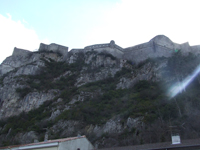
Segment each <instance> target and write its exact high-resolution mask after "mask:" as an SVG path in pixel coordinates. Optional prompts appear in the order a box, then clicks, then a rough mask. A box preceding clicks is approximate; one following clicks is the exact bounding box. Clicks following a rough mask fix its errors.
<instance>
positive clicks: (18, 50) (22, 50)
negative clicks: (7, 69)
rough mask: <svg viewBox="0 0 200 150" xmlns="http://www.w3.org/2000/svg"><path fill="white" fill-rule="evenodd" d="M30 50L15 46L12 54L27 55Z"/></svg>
mask: <svg viewBox="0 0 200 150" xmlns="http://www.w3.org/2000/svg"><path fill="white" fill-rule="evenodd" d="M31 53H32V52H30V51H28V50H25V49H20V48H17V47H15V48H14V50H13V53H12V56H21V57H28V56H29V55H30V54H31Z"/></svg>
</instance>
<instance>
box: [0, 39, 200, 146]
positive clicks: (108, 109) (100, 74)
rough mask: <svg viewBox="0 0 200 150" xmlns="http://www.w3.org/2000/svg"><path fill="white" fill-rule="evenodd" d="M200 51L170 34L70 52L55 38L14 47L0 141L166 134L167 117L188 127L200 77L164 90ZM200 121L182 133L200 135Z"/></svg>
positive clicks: (118, 140) (113, 142) (3, 79)
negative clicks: (171, 92)
mask: <svg viewBox="0 0 200 150" xmlns="http://www.w3.org/2000/svg"><path fill="white" fill-rule="evenodd" d="M199 57H200V56H199V51H198V46H196V47H190V46H189V45H188V44H182V45H179V44H175V43H173V42H171V40H169V38H167V37H165V36H157V37H155V38H153V39H152V40H150V42H148V43H145V44H141V45H137V46H134V47H130V48H126V49H123V48H121V47H119V46H118V45H116V44H115V43H114V41H111V42H110V43H107V44H100V45H92V46H88V47H85V48H84V49H72V50H71V51H69V52H68V48H67V47H64V46H60V45H57V44H51V45H44V44H41V45H40V48H39V51H37V52H29V51H26V50H22V49H17V48H15V49H14V52H13V55H12V56H10V57H8V58H6V60H5V61H4V62H3V63H2V64H1V65H0V110H1V111H0V118H1V121H0V141H2V142H1V143H0V144H1V145H8V144H18V143H19V144H23V143H31V142H33V141H41V140H43V139H44V137H47V135H48V137H49V138H50V139H55V138H61V137H68V136H74V135H77V134H86V135H87V136H88V137H89V139H90V140H91V141H92V143H93V144H94V145H96V147H111V146H118V145H131V144H142V143H151V142H160V141H167V140H169V139H170V133H168V132H165V131H166V130H167V128H168V124H169V119H171V122H172V123H176V124H177V126H179V130H183V128H181V124H182V123H183V122H189V119H188V118H187V116H191V118H192V117H195V116H196V115H197V116H198V115H199V109H198V106H199V99H198V98H196V99H195V100H194V99H193V95H194V96H195V97H198V90H197V89H198V88H199V80H198V79H199V77H198V76H197V77H196V79H195V80H194V82H193V83H192V84H191V86H190V88H188V89H185V91H182V93H181V94H179V95H178V96H177V97H176V98H173V99H171V100H169V99H170V98H169V97H168V96H167V95H166V93H167V91H168V89H169V88H170V87H171V85H172V84H173V83H175V82H181V81H182V80H183V79H184V78H186V77H187V76H188V75H190V74H191V73H192V72H193V70H194V69H195V68H196V67H197V66H198V64H199ZM190 89H192V93H193V95H190V93H191V91H190ZM194 89H196V90H194ZM182 99H183V100H182ZM181 100H182V101H181ZM184 103H187V105H184ZM194 112H195V113H194ZM184 117H185V118H184ZM190 121H191V120H190ZM196 124H197V122H195V124H194V125H193V126H192V127H191V126H190V125H186V126H185V127H184V128H185V129H187V132H186V131H185V132H184V134H182V135H183V137H184V138H195V137H198V134H199V131H198V129H197V128H196ZM158 125H159V127H157V126H158ZM189 131H190V132H189ZM148 132H151V134H149V135H147V133H148ZM155 133H156V134H155ZM192 133H193V134H192Z"/></svg>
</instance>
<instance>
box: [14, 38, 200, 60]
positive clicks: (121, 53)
mask: <svg viewBox="0 0 200 150" xmlns="http://www.w3.org/2000/svg"><path fill="white" fill-rule="evenodd" d="M175 50H181V52H182V53H183V54H188V53H189V52H191V53H194V54H200V45H197V46H190V45H189V43H183V44H177V43H174V42H172V41H171V40H170V39H169V38H168V37H166V36H164V35H158V36H156V37H154V38H153V39H151V40H150V41H149V42H147V43H143V44H139V45H136V46H132V47H128V48H124V49H123V48H122V47H120V46H118V45H117V44H115V42H114V41H111V42H110V43H105V44H95V45H90V46H86V47H85V48H84V49H72V50H71V51H70V52H69V53H71V54H75V53H78V52H83V53H86V52H88V51H96V52H98V53H101V52H107V53H110V54H112V55H113V56H115V57H117V58H120V59H127V60H130V61H132V62H134V63H139V62H141V61H144V60H146V59H148V58H156V57H163V56H164V57H170V56H171V55H172V54H173V53H174V51H175ZM39 51H41V52H42V51H53V52H58V53H60V54H62V55H63V58H64V60H66V59H67V55H68V47H65V46H62V45H58V44H55V43H52V44H50V45H46V44H43V43H41V44H40V47H39ZM30 53H31V52H30V51H27V50H23V49H18V48H14V51H13V55H12V56H25V57H26V56H28V55H29V54H30Z"/></svg>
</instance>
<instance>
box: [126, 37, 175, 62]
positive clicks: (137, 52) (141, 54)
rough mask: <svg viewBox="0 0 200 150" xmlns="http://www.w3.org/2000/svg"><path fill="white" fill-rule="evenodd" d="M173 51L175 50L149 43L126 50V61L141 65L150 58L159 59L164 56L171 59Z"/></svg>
mask: <svg viewBox="0 0 200 150" xmlns="http://www.w3.org/2000/svg"><path fill="white" fill-rule="evenodd" d="M173 51H174V50H173V49H170V48H168V47H165V46H163V45H159V44H156V43H154V42H152V41H150V42H148V43H144V44H141V45H137V46H134V47H131V48H127V49H125V51H124V59H127V60H130V61H132V62H135V63H139V62H141V61H144V60H146V59H148V58H157V57H163V56H164V57H170V56H171V55H172V53H173Z"/></svg>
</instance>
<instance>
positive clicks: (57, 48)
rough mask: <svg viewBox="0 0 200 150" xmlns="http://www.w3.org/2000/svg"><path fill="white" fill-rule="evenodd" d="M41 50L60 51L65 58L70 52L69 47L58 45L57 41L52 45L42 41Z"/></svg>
mask: <svg viewBox="0 0 200 150" xmlns="http://www.w3.org/2000/svg"><path fill="white" fill-rule="evenodd" d="M39 51H52V52H56V53H60V54H61V55H63V57H64V58H66V57H67V54H68V47H66V46H62V45H58V44H55V43H51V44H50V45H46V44H43V43H41V44H40V48H39Z"/></svg>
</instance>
